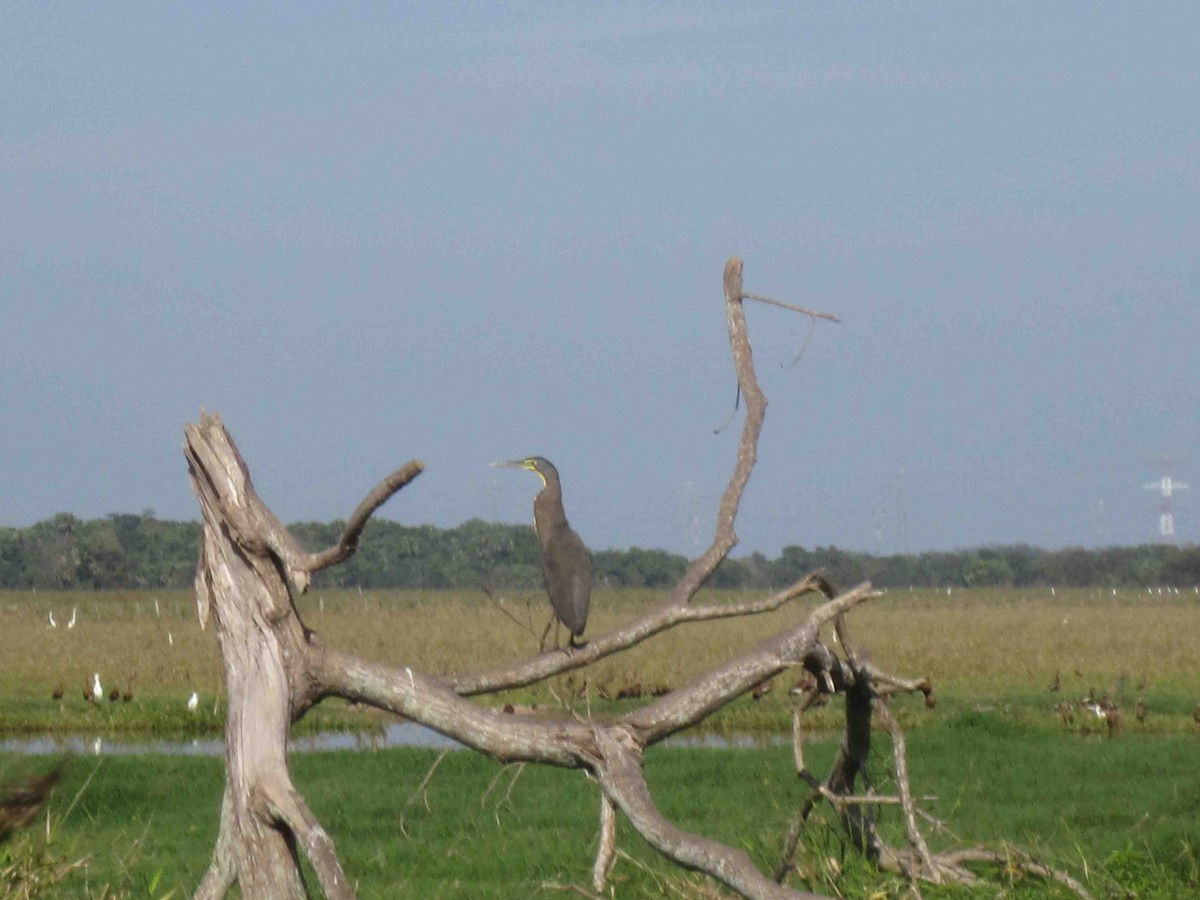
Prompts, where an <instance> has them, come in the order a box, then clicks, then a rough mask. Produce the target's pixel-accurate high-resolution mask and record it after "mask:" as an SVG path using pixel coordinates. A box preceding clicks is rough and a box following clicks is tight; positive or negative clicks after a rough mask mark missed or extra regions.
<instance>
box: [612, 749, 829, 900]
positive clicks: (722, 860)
mask: <svg viewBox="0 0 1200 900" xmlns="http://www.w3.org/2000/svg"><path fill="white" fill-rule="evenodd" d="M621 737H622V736H621V735H617V734H612V733H609V731H607V730H604V731H599V732H598V733H597V742H598V744H599V745H600V751H601V753H602V754H603V755H604V758H605V760H606V761H607V765H606V766H605V767H604V768H602V769H600V770H599V771H597V773H596V777H597V779H598V780H599V781H600V787H601V789H602V790H603V791H604V794H605V796H606V797H608V798H609V799H610V800H612V802H613V803H615V804H616V805H617V806H619V807H620V808H621V811H622V812H623V813H625V816H626V818H628V819H629V822H630V824H631V825H633V827H634V829H636V831H637V833H638V834H640V835H641V836H642V837H643V838H645V839H646V842H647V843H649V844H650V846H652V847H654V849H655V850H657V851H658V852H659V853H661V854H663V855H664V856H666V857H667V858H668V859H672V860H674V861H675V862H677V863H679V864H680V865H683V866H686V867H687V868H689V869H695V870H698V871H700V872H704V873H706V874H708V875H711V876H712V877H713V878H716V879H717V880H718V881H720V882H721V883H722V884H724V885H725V886H726V887H729V888H730V889H732V890H734V891H737V892H738V893H739V894H741V895H742V896H743V897H755V898H764V900H817V898H818V897H819V895H817V894H809V893H804V892H801V891H795V890H792V889H791V888H789V887H787V886H786V885H782V884H778V883H776V882H774V881H772V880H771V879H770V878H768V877H767V876H766V875H764V874H763V873H762V872H760V871H759V870H758V868H757V867H756V866H755V865H754V863H753V862H752V861H751V860H750V857H749V855H747V854H746V852H745V851H744V850H735V849H733V848H732V847H727V846H726V845H724V844H722V843H719V842H717V841H714V840H711V839H710V838H706V837H701V836H700V835H698V834H693V833H691V832H689V831H684V830H683V829H682V828H679V827H677V826H676V825H674V824H673V823H672V822H670V821H669V820H668V819H667V818H666V817H664V816H663V814H662V813H661V812H659V811H658V807H657V806H655V805H654V800H653V799H652V798H651V796H650V791H649V789H648V788H647V787H646V780H645V778H644V777H643V776H642V767H641V762H640V759H639V757H638V755H637V751H636V745H632V744H630V742H629V741H628V739H627V740H624V741H623V740H621ZM625 737H626V738H628V736H627V735H626V736H625Z"/></svg>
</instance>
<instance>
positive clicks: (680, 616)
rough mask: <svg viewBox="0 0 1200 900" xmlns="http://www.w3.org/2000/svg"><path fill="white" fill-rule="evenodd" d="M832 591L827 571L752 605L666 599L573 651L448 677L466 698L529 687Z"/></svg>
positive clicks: (550, 653)
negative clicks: (697, 627) (646, 644)
mask: <svg viewBox="0 0 1200 900" xmlns="http://www.w3.org/2000/svg"><path fill="white" fill-rule="evenodd" d="M831 590H832V588H831V587H830V585H829V582H828V581H827V580H826V579H825V577H824V575H823V574H821V573H819V572H817V573H813V574H812V575H808V576H806V577H805V578H802V579H801V580H800V581H798V582H796V583H795V584H793V585H792V586H790V587H788V588H785V589H784V590H782V591H779V592H778V593H776V594H773V595H772V596H770V597H767V598H765V599H763V600H759V601H754V602H750V603H745V604H713V605H710V606H700V607H691V606H689V605H687V604H686V603H684V604H677V603H674V602H667V603H665V604H660V605H659V606H657V607H655V608H653V609H651V610H650V611H649V612H648V613H647V614H645V615H644V616H642V617H641V618H639V619H636V620H635V621H633V622H630V623H628V624H626V625H623V626H621V627H620V628H617V629H614V630H613V631H610V632H607V633H606V634H602V635H598V636H596V637H593V638H591V639H590V640H589V641H588V642H587V644H585V645H584V646H582V647H577V648H574V649H572V650H570V651H566V650H551V651H550V652H548V653H543V654H541V655H539V656H536V657H534V658H533V659H530V660H526V661H525V662H522V663H518V664H517V665H514V666H509V667H505V668H501V669H495V670H492V671H489V672H479V673H465V674H456V675H449V676H447V678H446V681H447V682H448V683H449V684H451V685H453V687H454V689H455V690H456V691H457V692H458V693H459V694H461V695H462V696H464V697H470V696H475V695H477V694H491V693H496V692H497V691H505V690H510V689H511V688H514V687H524V686H526V685H529V684H534V683H535V682H539V681H544V680H545V679H547V678H549V677H551V676H553V675H559V674H561V673H563V672H569V671H571V670H573V669H580V668H583V667H584V666H588V665H591V664H592V663H594V662H596V661H597V660H600V659H603V658H605V657H606V656H612V655H613V654H614V653H619V652H621V651H623V650H627V649H629V648H630V647H633V646H636V645H637V644H640V643H642V642H643V641H645V640H647V639H649V638H652V637H654V636H655V635H656V634H659V633H661V632H663V631H666V630H667V629H669V628H673V627H674V626H676V625H678V624H679V623H681V622H699V621H706V620H711V619H722V618H727V617H730V616H740V615H755V614H758V613H765V612H771V611H773V610H776V609H778V608H779V607H781V606H783V605H784V604H786V603H788V602H790V601H791V600H794V599H796V598H798V597H802V596H804V595H805V594H810V593H812V592H814V591H821V592H823V593H827V592H829V591H831Z"/></svg>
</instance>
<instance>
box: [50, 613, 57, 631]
mask: <svg viewBox="0 0 1200 900" xmlns="http://www.w3.org/2000/svg"><path fill="white" fill-rule="evenodd" d="M50 627H51V628H57V627H58V623H57V622H55V621H54V610H50Z"/></svg>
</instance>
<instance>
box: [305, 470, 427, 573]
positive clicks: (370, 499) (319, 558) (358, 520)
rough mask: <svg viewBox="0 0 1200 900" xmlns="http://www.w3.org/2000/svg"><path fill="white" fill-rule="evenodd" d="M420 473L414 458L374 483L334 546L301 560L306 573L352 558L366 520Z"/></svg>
mask: <svg viewBox="0 0 1200 900" xmlns="http://www.w3.org/2000/svg"><path fill="white" fill-rule="evenodd" d="M423 471H425V464H424V463H423V462H421V461H420V460H416V459H414V460H411V461H410V462H407V463H405V464H404V465H403V466H401V467H400V468H399V469H397V470H396V471H395V472H393V473H392V474H391V475H389V476H388V477H387V478H385V479H383V481H381V482H380V483H379V484H377V485H376V486H375V488H374V489H373V490H372V491H371V493H369V494H367V496H366V497H364V498H363V501H362V503H360V504H358V508H357V509H355V510H354V513H353V515H351V516H350V520H349V521H348V522H347V523H346V527H345V529H343V531H342V536H341V538H340V539H339V540H338V542H337V545H336V546H334V547H330V548H329V549H328V550H322V551H321V552H320V553H310V554H308V556H307V557H306V559H305V560H304V565H305V566H306V567H307V569H308V571H309V572H319V571H320V570H321V569H328V568H329V567H330V566H336V565H337V564H338V563H340V562H345V561H346V560H347V559H349V558H350V557H351V556H353V555H354V551H355V550H357V549H358V536H359V535H360V534H362V530H363V528H364V527H365V526H366V524H367V520H368V519H370V518H371V514H372V513H374V512H375V510H377V509H379V507H381V506H383V504H385V503H387V501H388V500H390V499H391V497H392V495H393V494H395V493H396V492H397V491H399V490H400V489H401V488H402V487H404V486H405V485H406V484H408V483H409V482H410V481H412V480H413V479H414V478H416V477H417V476H418V475H420V474H421V473H422V472H423Z"/></svg>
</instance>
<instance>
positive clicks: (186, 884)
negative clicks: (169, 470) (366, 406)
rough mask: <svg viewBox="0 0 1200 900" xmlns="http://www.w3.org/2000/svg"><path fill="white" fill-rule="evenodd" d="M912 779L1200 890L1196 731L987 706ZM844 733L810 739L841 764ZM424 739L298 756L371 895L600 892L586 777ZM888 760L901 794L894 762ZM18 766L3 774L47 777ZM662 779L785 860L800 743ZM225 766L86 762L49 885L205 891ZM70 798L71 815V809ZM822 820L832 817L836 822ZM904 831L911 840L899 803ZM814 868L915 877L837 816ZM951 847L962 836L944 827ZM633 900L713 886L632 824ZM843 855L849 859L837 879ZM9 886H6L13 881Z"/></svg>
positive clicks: (895, 833)
mask: <svg viewBox="0 0 1200 900" xmlns="http://www.w3.org/2000/svg"><path fill="white" fill-rule="evenodd" d="M909 743H910V762H911V767H912V777H913V787H914V790H915V791H916V792H917V793H918V794H933V795H936V796H937V797H938V799H937V801H935V802H931V803H928V804H927V807H928V809H929V810H930V811H931V812H932V813H933V814H934V815H936V816H937V817H939V818H940V819H942V820H943V821H945V822H946V823H947V824H948V825H949V827H950V829H952V831H953V832H954V834H956V835H958V836H959V837H960V838H961V839H962V840H963V841H966V842H970V843H974V842H977V841H987V842H998V841H1002V840H1006V839H1007V840H1009V841H1011V842H1013V843H1015V844H1017V845H1019V846H1023V847H1024V848H1026V849H1028V850H1030V851H1032V852H1034V853H1035V854H1036V855H1037V856H1038V857H1039V858H1041V859H1043V860H1045V861H1047V862H1050V863H1052V864H1054V865H1057V866H1060V867H1063V868H1066V869H1068V870H1070V871H1071V872H1072V873H1073V874H1074V875H1075V876H1076V877H1078V878H1080V879H1081V880H1083V881H1084V882H1085V883H1086V884H1087V885H1088V887H1089V888H1090V889H1091V890H1092V891H1093V892H1094V893H1095V895H1096V896H1098V897H1133V896H1136V897H1139V898H1145V897H1162V898H1168V897H1176V898H1177V897H1184V896H1194V895H1196V894H1197V892H1200V873H1198V871H1197V857H1196V848H1197V846H1198V845H1200V824H1198V822H1197V818H1196V816H1195V810H1196V809H1197V808H1198V805H1200V768H1198V767H1196V766H1195V764H1194V760H1195V754H1196V751H1197V749H1200V747H1198V746H1197V743H1198V742H1197V739H1196V738H1195V737H1194V736H1191V735H1181V734H1167V735H1128V736H1125V737H1122V738H1117V739H1113V740H1109V739H1106V738H1103V739H1102V738H1082V737H1080V736H1078V735H1074V734H1066V733H1062V732H1060V731H1057V730H1055V729H1052V728H1046V727H1042V726H1036V725H1022V724H1020V723H1013V722H1012V721H1010V720H1006V719H1004V718H1002V717H1001V716H998V715H995V714H990V713H977V712H969V713H964V714H962V715H957V716H954V717H950V718H947V719H942V720H940V721H938V722H936V723H933V724H929V725H927V726H926V727H923V728H921V729H920V730H919V731H918V732H916V733H915V734H914V735H912V736H911V737H910V740H909ZM834 750H835V742H832V741H817V742H814V743H813V744H812V745H811V746H810V747H809V748H808V754H807V755H808V757H809V764H810V766H811V767H812V768H813V769H814V770H818V771H824V770H825V769H826V767H827V766H828V764H829V760H830V759H831V757H832V754H833V752H834ZM435 758H436V753H435V752H433V751H428V750H420V749H394V750H385V751H377V752H358V753H316V754H305V755H296V756H294V757H293V759H292V769H293V775H294V778H295V781H296V783H297V785H298V787H299V788H300V790H301V791H302V792H303V793H304V795H305V797H306V798H307V800H308V802H309V803H310V805H311V806H312V808H313V810H314V812H315V813H316V815H317V816H318V818H319V819H320V820H321V822H322V824H323V825H324V826H325V827H326V828H327V830H328V831H329V832H330V834H331V835H332V836H333V838H334V840H335V841H336V842H337V846H338V851H339V855H340V857H341V859H342V862H343V865H344V866H345V868H346V870H347V873H348V875H349V876H350V877H351V878H353V879H355V880H356V881H357V882H358V885H359V890H360V895H361V896H363V897H402V896H411V897H429V898H492V897H495V898H510V897H525V896H557V895H558V894H557V892H550V891H546V890H544V889H543V884H544V883H546V882H553V883H560V884H561V883H578V884H587V883H588V882H589V881H590V867H591V863H592V858H593V854H594V851H595V844H594V842H595V831H596V819H597V798H598V793H597V789H596V787H595V785H594V784H592V783H591V782H589V781H587V780H586V779H585V777H584V776H583V774H582V773H580V772H576V771H565V770H559V769H552V768H549V767H539V766H525V767H509V768H507V769H504V768H502V767H501V766H500V765H499V764H497V763H495V762H492V761H490V760H487V759H485V758H482V757H480V756H478V755H476V754H472V753H469V752H454V753H451V754H449V755H448V756H447V757H446V759H445V760H444V761H443V762H442V764H441V765H440V767H439V768H438V770H437V772H436V773H435V775H434V776H433V778H432V779H431V781H430V783H429V785H428V787H427V789H426V790H425V791H424V792H422V793H421V794H420V795H416V794H415V792H416V790H417V788H418V785H419V784H420V782H421V780H422V779H423V778H424V776H425V774H426V772H427V771H428V769H429V767H430V765H431V764H432V763H433V761H434V759H435ZM873 765H874V771H875V775H876V778H877V780H878V781H879V782H880V784H881V788H882V789H883V790H884V791H886V789H887V781H888V779H887V771H888V768H889V766H890V753H889V751H888V750H887V747H886V746H885V745H883V744H881V745H880V747H879V748H878V749H877V751H876V758H875V761H874V764H873ZM29 766H30V763H29V762H28V761H21V760H14V759H13V758H11V757H10V758H4V757H0V776H3V775H9V774H12V773H14V772H16V771H19V770H20V769H22V768H24V769H28V767H29ZM646 773H647V779H648V781H649V783H650V786H651V790H652V792H653V793H654V796H655V798H656V799H657V801H658V803H659V805H660V807H661V808H662V810H663V811H664V812H665V813H666V814H667V815H668V816H670V817H671V818H672V819H673V820H675V821H676V822H677V823H678V824H680V825H681V826H683V827H686V828H689V829H693V830H696V831H698V832H700V833H703V834H706V835H709V836H711V837H714V838H717V839H719V840H722V841H724V842H726V843H729V844H731V845H733V846H736V847H741V848H743V849H745V850H747V852H749V853H750V854H751V856H752V858H754V860H755V861H756V863H757V864H759V865H760V866H762V867H763V868H766V869H769V868H771V867H772V866H773V865H774V864H775V862H776V861H777V859H778V853H779V847H780V841H781V836H782V833H783V830H784V829H785V828H786V825H787V823H788V821H789V819H790V816H791V815H792V813H793V811H794V809H795V808H796V805H797V804H798V803H799V802H800V801H801V800H802V799H803V797H804V791H803V790H802V787H801V785H800V784H799V783H798V781H797V779H796V777H795V775H794V773H793V771H792V768H791V756H790V748H788V747H785V746H774V747H766V748H763V749H746V750H699V749H679V748H654V749H652V750H651V751H650V752H649V753H648V755H647V761H646ZM222 778H223V774H222V767H221V762H220V761H219V760H215V759H203V758H200V759H197V758H186V757H112V758H104V759H100V760H95V759H91V758H79V759H75V760H73V761H72V762H71V765H70V768H69V770H68V773H67V776H66V778H65V780H64V783H63V784H62V785H61V786H60V787H59V788H58V789H57V791H56V793H55V796H54V799H53V801H52V804H51V811H50V822H51V824H52V828H51V840H50V842H49V843H48V844H47V843H46V841H45V838H44V830H43V829H41V828H38V829H36V830H35V831H33V832H32V833H30V834H29V835H27V836H26V838H25V839H24V840H26V841H34V842H35V843H36V847H27V850H28V852H31V853H37V854H41V858H43V859H46V858H49V859H52V860H57V861H60V862H62V861H77V860H86V865H85V866H83V867H81V868H79V869H77V870H75V871H74V872H72V873H70V875H69V876H68V877H67V880H66V881H65V882H64V883H63V884H62V885H60V886H59V887H58V888H56V890H55V892H53V893H49V894H46V895H45V896H54V897H57V896H72V897H74V896H78V897H99V896H108V897H112V896H128V897H143V896H156V897H162V896H163V895H165V894H168V893H169V892H171V891H174V892H175V893H174V895H173V896H176V897H178V896H187V895H189V894H190V893H191V892H192V891H193V890H194V888H195V886H196V884H197V882H198V880H199V878H200V877H201V875H202V874H203V871H204V869H205V867H206V865H207V860H208V857H209V854H210V853H211V849H212V843H213V840H214V838H215V834H216V828H217V816H218V810H219V805H220V797H221V789H222ZM68 809H69V811H68ZM821 818H823V819H829V814H828V813H827V812H826V813H823V814H822V816H821ZM883 823H884V828H885V833H886V834H887V835H888V836H889V838H890V839H891V840H893V841H896V842H899V841H901V840H902V833H901V828H900V823H899V822H898V817H897V815H896V813H895V812H894V811H893V812H889V813H886V814H885V816H884V819H883ZM809 837H810V843H809V846H810V852H809V853H808V854H807V855H806V857H805V859H804V863H803V867H802V869H803V871H805V872H806V873H808V874H809V876H810V877H809V880H808V884H809V886H811V887H812V888H813V889H816V890H822V891H828V892H831V893H832V892H840V893H842V894H844V895H846V896H868V895H871V894H873V893H875V892H880V891H882V892H885V893H884V896H900V895H901V894H902V893H903V890H904V887H905V885H904V884H903V883H901V882H899V881H897V880H895V879H891V878H887V877H885V876H882V875H879V874H878V873H875V872H874V871H872V870H871V869H870V868H869V867H867V866H865V865H863V864H861V863H859V862H857V861H856V860H855V858H854V856H853V854H850V853H849V852H848V851H846V849H845V848H844V847H842V846H841V844H840V842H839V841H838V840H837V839H836V838H835V836H834V835H833V833H832V832H831V831H830V830H829V829H828V828H826V827H824V826H823V825H822V824H821V823H820V822H817V823H814V824H813V825H812V826H810V832H809ZM931 841H932V843H933V845H934V849H938V848H940V847H943V846H951V845H953V844H954V840H953V839H951V838H950V837H948V836H946V835H938V834H936V833H935V834H933V835H932V836H931ZM619 847H620V848H621V849H622V850H623V851H625V852H627V853H629V854H630V855H631V856H632V857H633V860H632V861H631V860H629V859H626V858H621V859H619V860H618V863H617V866H616V869H615V870H614V875H613V880H614V884H616V886H617V896H620V897H649V896H685V897H702V896H714V894H712V893H705V891H706V890H708V891H711V890H712V886H711V885H710V884H707V883H706V882H705V881H704V879H701V878H700V877H699V876H695V875H690V874H686V873H681V872H679V871H678V870H675V869H673V868H672V867H670V866H668V865H666V864H665V863H663V862H662V861H661V860H660V859H659V858H658V857H657V856H656V854H654V853H653V851H651V850H649V848H647V847H646V846H645V845H644V844H643V843H642V842H641V841H640V839H639V838H638V837H637V836H636V835H635V834H633V833H632V831H631V829H630V828H629V826H628V824H627V823H625V822H624V821H623V820H622V822H621V824H620V828H619ZM830 859H833V860H836V861H837V870H838V872H839V873H840V874H837V875H836V876H835V875H834V874H832V873H833V868H832V866H831V864H830V862H829V861H830ZM998 885H999V886H1003V887H1004V891H1005V893H1004V895H1005V896H1014V897H1060V896H1066V895H1065V894H1064V893H1063V892H1062V891H1061V890H1059V889H1056V888H1054V887H1051V886H1047V885H1044V884H1041V883H1040V882H1037V881H1036V880H1033V879H1024V880H1019V881H1017V882H1015V883H1014V884H1012V885H1009V883H1008V881H1006V880H1005V879H1004V878H1003V877H1001V880H1000V882H997V881H994V880H993V881H989V883H988V885H987V886H986V887H984V888H982V889H977V890H968V889H962V888H960V889H936V888H926V889H925V890H924V894H925V896H927V897H994V896H997V894H998V890H999V887H998ZM0 896H3V894H2V891H0Z"/></svg>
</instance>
